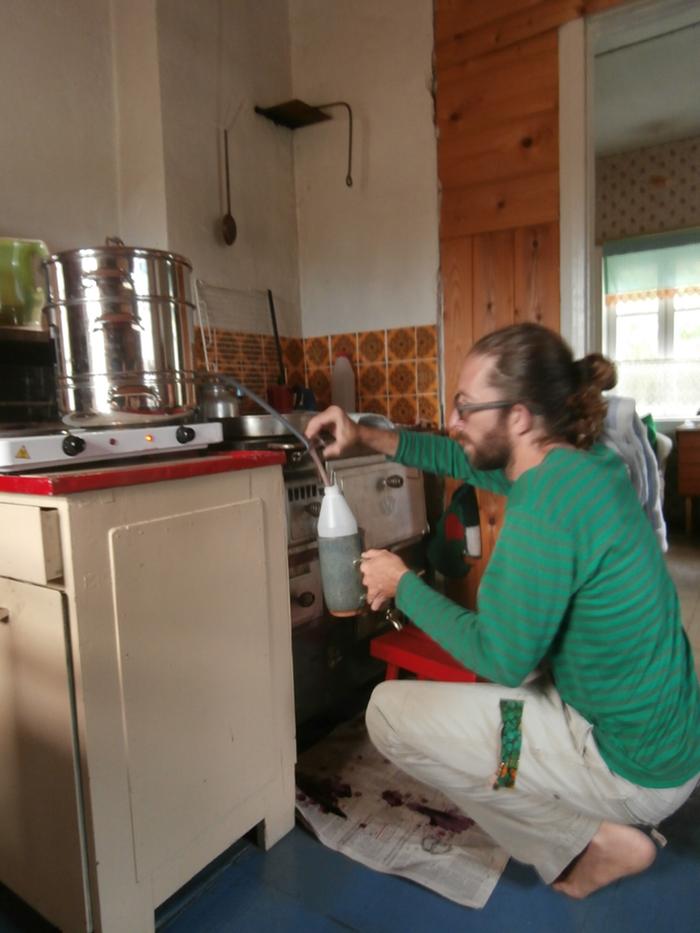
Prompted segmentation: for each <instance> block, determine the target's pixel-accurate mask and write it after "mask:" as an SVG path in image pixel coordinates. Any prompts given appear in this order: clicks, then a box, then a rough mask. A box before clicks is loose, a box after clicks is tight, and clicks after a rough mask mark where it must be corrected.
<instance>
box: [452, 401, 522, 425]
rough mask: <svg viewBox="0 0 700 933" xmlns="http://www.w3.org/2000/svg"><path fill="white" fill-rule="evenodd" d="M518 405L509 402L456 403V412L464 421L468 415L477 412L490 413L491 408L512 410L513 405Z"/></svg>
mask: <svg viewBox="0 0 700 933" xmlns="http://www.w3.org/2000/svg"><path fill="white" fill-rule="evenodd" d="M515 404H517V403H516V402H507V401H503V400H501V401H498V402H472V403H467V402H462V403H460V402H455V411H456V412H457V414H458V415H459V417H460V419H461V420H464V418H465V416H466V415H471V414H472V412H475V411H488V410H489V409H491V408H512V407H513V405H515Z"/></svg>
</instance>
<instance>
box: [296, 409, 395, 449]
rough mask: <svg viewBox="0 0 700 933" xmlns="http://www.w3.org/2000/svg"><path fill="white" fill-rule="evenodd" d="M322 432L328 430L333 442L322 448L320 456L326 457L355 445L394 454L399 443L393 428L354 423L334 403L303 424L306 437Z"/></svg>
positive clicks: (315, 435)
mask: <svg viewBox="0 0 700 933" xmlns="http://www.w3.org/2000/svg"><path fill="white" fill-rule="evenodd" d="M321 431H328V432H329V433H330V434H332V435H333V443H332V444H328V445H327V446H326V447H324V448H323V456H324V457H325V458H326V459H328V458H329V457H340V456H342V454H344V453H345V452H346V451H348V450H350V448H351V447H355V446H356V445H361V446H362V447H369V449H370V450H375V451H376V452H377V453H378V454H385V455H386V456H387V457H393V456H394V455H395V453H396V450H397V448H398V446H399V435H398V433H397V432H396V431H394V430H389V429H387V428H375V427H372V426H370V425H368V424H357V423H356V422H354V421H353V420H352V418H348V416H347V415H346V414H345V412H344V411H343V409H342V408H338V406H337V405H331V407H330V408H327V409H326V410H325V411H322V412H321V413H320V414H318V415H314V416H313V418H312V419H311V420H310V421H309V423H308V424H307V425H306V428H305V430H304V433H305V434H306V436H307V437H308V438H314V437H318V435H319V434H320V433H321Z"/></svg>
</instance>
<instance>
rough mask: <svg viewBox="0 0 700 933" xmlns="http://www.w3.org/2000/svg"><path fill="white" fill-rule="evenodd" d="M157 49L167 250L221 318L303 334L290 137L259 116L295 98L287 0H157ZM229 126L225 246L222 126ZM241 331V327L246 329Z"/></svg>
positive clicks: (217, 318) (247, 326) (218, 319)
mask: <svg viewBox="0 0 700 933" xmlns="http://www.w3.org/2000/svg"><path fill="white" fill-rule="evenodd" d="M158 44H159V56H160V82H161V95H162V120H163V139H164V157H165V179H166V199H167V214H168V239H169V247H170V248H171V249H173V250H175V251H176V252H179V253H182V254H184V255H185V256H187V257H188V258H189V259H190V260H191V261H192V263H193V266H194V269H195V273H196V275H197V277H198V278H199V279H202V280H203V281H204V282H205V283H206V285H205V286H204V289H203V294H204V297H205V299H206V304H207V305H208V306H209V308H210V311H211V313H212V317H213V320H214V323H216V324H217V325H219V326H227V324H228V325H230V327H231V329H236V327H240V329H246V330H250V329H258V328H256V327H255V323H256V321H259V323H260V327H259V330H260V331H261V332H270V326H269V313H268V309H267V299H266V289H268V288H270V289H272V291H273V294H274V297H275V303H276V306H277V311H278V315H279V318H280V320H279V326H280V332H281V333H282V334H285V335H299V334H300V333H301V320H300V313H299V283H298V253H297V229H296V208H295V191H294V171H293V152H292V139H291V135H290V134H289V133H288V132H286V131H282V130H280V129H278V128H277V127H275V126H274V125H273V124H272V123H270V122H269V121H268V120H265V119H264V118H263V117H261V116H259V115H257V114H256V113H255V112H254V109H253V108H254V106H255V105H256V104H258V105H261V106H266V105H269V104H273V103H278V102H280V101H282V100H287V99H288V98H289V97H290V96H291V87H292V83H291V64H290V51H289V18H288V7H287V0H197V2H196V3H193V2H191V0H159V3H158ZM224 126H228V127H229V155H230V164H231V201H232V213H233V216H234V218H235V220H236V223H237V225H238V236H237V239H236V241H235V242H234V244H233V245H232V246H227V245H226V244H225V243H224V241H223V239H222V236H221V232H220V220H221V217H222V215H223V213H224V210H225V184H224V167H223V136H222V129H223V127H224ZM241 325H243V326H241Z"/></svg>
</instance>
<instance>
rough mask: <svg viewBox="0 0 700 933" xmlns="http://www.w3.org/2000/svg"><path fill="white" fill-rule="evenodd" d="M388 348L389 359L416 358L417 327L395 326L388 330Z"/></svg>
mask: <svg viewBox="0 0 700 933" xmlns="http://www.w3.org/2000/svg"><path fill="white" fill-rule="evenodd" d="M386 348H387V357H388V359H389V361H390V362H391V361H392V360H415V358H416V329H415V327H394V328H393V329H392V330H388V331H387V332H386Z"/></svg>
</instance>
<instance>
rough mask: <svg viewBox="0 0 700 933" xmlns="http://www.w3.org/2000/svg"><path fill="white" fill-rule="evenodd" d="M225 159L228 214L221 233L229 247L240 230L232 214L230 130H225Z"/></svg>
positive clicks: (224, 218)
mask: <svg viewBox="0 0 700 933" xmlns="http://www.w3.org/2000/svg"><path fill="white" fill-rule="evenodd" d="M224 157H225V168H226V213H225V214H224V216H223V217H222V218H221V233H222V235H223V238H224V243H226V245H227V246H231V244H232V243H233V241H234V240H235V239H236V233H237V232H238V230H237V228H236V221H235V220H234V219H233V214H232V213H231V179H230V177H229V165H228V130H224Z"/></svg>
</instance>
